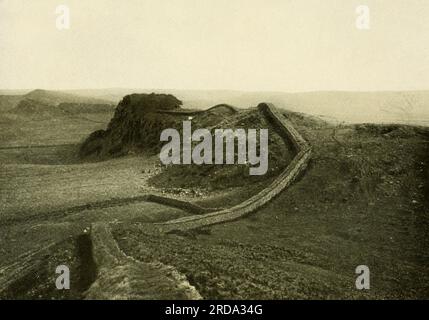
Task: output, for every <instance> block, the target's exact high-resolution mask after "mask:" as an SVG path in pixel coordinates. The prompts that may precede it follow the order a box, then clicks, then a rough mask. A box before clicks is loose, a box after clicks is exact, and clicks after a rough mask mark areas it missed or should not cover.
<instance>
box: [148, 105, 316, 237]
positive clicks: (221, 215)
mask: <svg viewBox="0 0 429 320" xmlns="http://www.w3.org/2000/svg"><path fill="white" fill-rule="evenodd" d="M258 109H259V110H261V111H262V113H263V114H264V115H265V116H266V117H267V118H268V120H269V121H270V123H271V124H272V125H273V127H274V128H275V130H276V131H277V132H278V133H279V134H280V135H281V136H282V137H283V138H284V139H285V140H287V141H285V142H286V143H292V145H293V146H294V149H295V151H296V155H295V157H294V159H293V160H292V161H291V163H290V164H289V165H288V166H287V167H286V169H285V170H284V171H283V172H282V173H281V174H280V175H279V176H278V177H277V178H276V179H275V180H274V181H273V182H272V183H271V184H270V185H269V186H268V187H267V188H265V189H263V190H262V191H260V192H259V193H258V194H256V195H254V196H253V197H251V198H249V199H247V200H246V201H244V202H242V203H240V204H238V205H236V206H234V207H231V208H228V209H223V210H218V211H214V212H211V213H207V214H203V215H194V216H188V217H183V218H179V219H174V220H170V221H168V222H164V223H159V224H156V225H157V226H158V228H159V231H161V232H171V231H186V230H191V229H196V228H201V227H205V226H210V225H213V224H218V223H223V222H227V221H232V220H235V219H238V218H240V217H243V216H245V215H247V214H249V213H252V212H254V211H255V210H257V209H258V208H260V207H262V206H263V205H265V204H266V203H267V202H269V201H270V200H271V199H273V198H274V197H275V196H277V195H278V194H279V193H281V192H282V191H283V190H284V189H285V188H287V187H288V186H289V185H291V184H292V182H293V181H294V180H295V179H296V178H297V177H298V176H299V174H300V173H301V172H303V171H304V170H305V169H306V167H307V165H308V162H309V160H310V157H311V147H310V145H309V144H308V143H307V141H305V139H304V138H303V137H302V136H301V135H300V134H299V132H298V131H297V130H296V129H295V128H294V127H293V125H292V123H291V122H290V121H289V120H288V119H286V118H285V117H284V116H283V115H282V114H281V113H280V112H278V111H277V109H276V108H275V107H274V105H272V104H269V103H261V104H259V105H258Z"/></svg>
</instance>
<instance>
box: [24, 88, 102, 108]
mask: <svg viewBox="0 0 429 320" xmlns="http://www.w3.org/2000/svg"><path fill="white" fill-rule="evenodd" d="M23 98H25V99H30V100H34V101H39V102H42V103H46V104H50V105H59V104H60V103H86V104H109V103H110V102H109V101H107V100H104V99H98V98H92V97H84V96H79V95H75V94H71V93H65V92H61V91H49V90H41V89H36V90H33V91H31V92H29V93H27V94H25V95H24V96H23Z"/></svg>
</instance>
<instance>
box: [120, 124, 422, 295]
mask: <svg viewBox="0 0 429 320" xmlns="http://www.w3.org/2000/svg"><path fill="white" fill-rule="evenodd" d="M292 119H293V120H294V122H295V123H296V125H297V128H298V129H299V130H300V131H301V132H302V133H303V134H304V136H305V137H306V138H307V139H308V140H309V142H310V143H311V144H312V145H313V147H314V156H313V160H312V162H311V165H310V168H309V170H308V172H307V173H306V174H305V176H303V177H302V179H301V180H300V181H299V182H298V183H295V184H294V185H293V186H292V187H291V188H290V189H289V190H288V191H286V192H284V193H283V194H282V195H280V196H279V197H278V198H276V199H275V200H274V201H272V202H271V203H269V204H268V205H267V206H266V207H265V208H263V209H261V210H259V211H258V212H256V213H255V214H254V215H252V216H249V217H248V218H246V219H242V220H238V221H236V222H232V223H228V224H224V225H218V226H214V227H212V228H210V229H208V230H202V231H199V232H193V233H189V234H188V235H187V236H185V237H180V236H177V235H166V236H164V237H162V238H153V237H151V236H148V235H145V234H144V233H143V232H142V231H141V230H140V229H139V228H138V227H137V226H129V225H126V224H124V225H122V226H121V227H120V228H118V229H117V230H116V236H117V238H118V239H119V243H120V245H121V247H122V248H124V249H125V250H126V251H127V252H128V253H129V254H132V255H133V256H135V257H137V258H139V259H142V260H152V259H159V260H161V261H163V262H165V263H167V264H172V265H174V266H176V267H178V268H179V270H180V271H182V272H184V273H185V274H186V275H187V276H188V278H189V279H190V280H191V283H192V284H194V285H196V287H197V289H198V290H199V291H200V293H201V294H202V295H203V296H204V297H205V298H209V299H210V298H370V297H371V298H427V297H428V295H429V287H428V283H429V267H428V264H429V254H428V252H427V248H429V241H428V239H429V237H428V236H429V234H428V233H429V225H428V224H429V219H428V218H429V211H428V200H429V197H428V188H429V186H428V181H429V180H428V165H429V158H428V154H429V153H428V151H429V150H428V146H429V145H428V140H429V139H428V137H427V136H423V135H419V134H416V133H414V132H413V130H412V129H406V130H401V129H399V130H394V131H392V132H390V133H389V134H387V135H386V134H383V133H382V132H373V131H371V130H368V128H366V127H364V129H361V130H356V129H355V128H354V127H333V126H332V127H331V126H327V125H322V124H320V123H317V122H315V121H310V120H308V119H307V118H303V117H300V116H299V115H292ZM378 128H380V127H378ZM389 130H390V129H389ZM389 130H385V131H384V133H387V132H388V131H389ZM410 130H411V131H410ZM382 131H383V130H382ZM219 203H222V199H219ZM361 264H365V265H368V266H369V268H370V270H371V290H370V291H368V292H360V291H357V290H356V289H355V287H354V282H355V277H356V276H355V274H354V271H355V268H356V267H357V266H358V265H361Z"/></svg>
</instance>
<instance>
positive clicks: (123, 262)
mask: <svg viewBox="0 0 429 320" xmlns="http://www.w3.org/2000/svg"><path fill="white" fill-rule="evenodd" d="M91 239H92V250H93V252H92V254H93V258H94V261H95V264H96V266H97V277H96V280H95V281H94V283H93V284H92V285H91V287H90V288H89V289H88V290H87V291H86V294H85V298H86V299H88V300H100V299H113V300H130V299H133V300H134V299H136V300H137V299H138V300H167V299H174V300H189V299H192V300H196V299H202V297H201V295H200V294H199V293H198V291H197V290H196V289H195V288H194V287H193V286H191V285H190V284H189V282H188V280H187V279H186V277H185V276H184V275H182V274H180V273H179V272H178V271H177V270H176V269H175V268H173V267H171V266H166V265H164V264H162V263H160V262H150V263H145V262H140V261H137V260H135V259H133V258H131V257H129V256H127V255H125V254H124V253H123V252H122V251H121V250H120V249H119V247H118V244H117V243H116V241H115V240H114V239H113V236H112V234H111V232H110V229H109V227H108V225H107V224H106V223H95V224H93V225H92V226H91Z"/></svg>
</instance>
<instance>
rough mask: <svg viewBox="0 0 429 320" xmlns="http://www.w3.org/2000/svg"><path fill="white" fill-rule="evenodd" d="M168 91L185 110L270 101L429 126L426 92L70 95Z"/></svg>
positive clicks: (331, 115)
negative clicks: (225, 104) (222, 104)
mask: <svg viewBox="0 0 429 320" xmlns="http://www.w3.org/2000/svg"><path fill="white" fill-rule="evenodd" d="M165 91H167V92H169V93H171V94H173V95H174V96H176V97H177V98H178V99H180V100H181V101H183V106H184V107H185V108H191V109H194V108H197V109H207V108H209V107H211V106H213V105H216V104H219V103H227V104H231V105H234V106H237V107H240V108H248V107H254V106H256V105H257V104H258V103H259V102H261V101H269V102H272V103H274V104H275V105H276V106H277V107H279V108H284V109H287V110H291V111H295V112H304V113H308V114H311V115H316V116H321V117H323V118H324V119H326V120H331V121H333V122H342V121H344V122H348V123H362V122H369V123H402V124H414V125H425V126H429V91H397V92H395V91H392V92H388V91H385V92H346V91H322V92H299V93H286V92H246V91H233V90H174V89H172V90H165V89H164V90H161V89H160V90H157V89H150V90H148V89H135V88H130V89H124V88H122V89H121V88H114V89H94V90H75V91H70V93H74V94H80V95H87V96H91V97H97V98H100V99H106V100H111V101H116V102H119V101H120V99H121V98H122V97H123V96H124V95H126V94H130V93H134V92H141V93H150V92H155V93H160V92H165Z"/></svg>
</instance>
